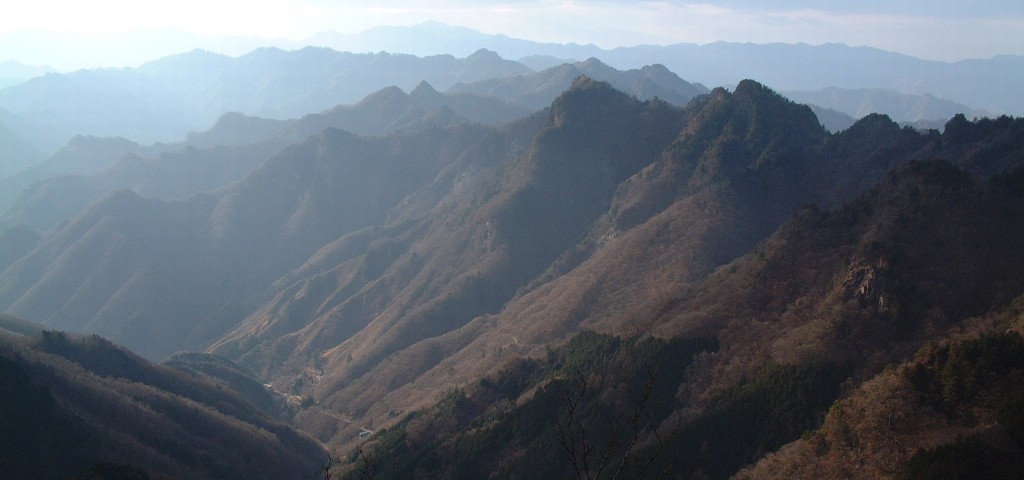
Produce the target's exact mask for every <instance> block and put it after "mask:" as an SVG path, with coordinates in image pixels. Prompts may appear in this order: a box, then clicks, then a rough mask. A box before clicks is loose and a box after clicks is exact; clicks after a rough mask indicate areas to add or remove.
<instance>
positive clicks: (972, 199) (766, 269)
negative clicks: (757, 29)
mask: <svg viewBox="0 0 1024 480" xmlns="http://www.w3.org/2000/svg"><path fill="white" fill-rule="evenodd" d="M420 28H421V29H424V28H425V29H428V30H431V31H432V32H433V34H435V35H443V34H451V35H453V36H454V37H453V38H460V35H463V34H465V35H475V34H473V32H470V31H463V30H458V31H454V30H450V29H448V27H443V26H440V25H426V26H421V27H420ZM409 31H415V29H412V30H408V29H396V30H394V31H393V32H392V33H393V34H394V35H395V38H396V39H398V38H399V37H401V35H400V34H404V33H408V32H409ZM385 33H386V32H385ZM330 37H331V36H329V35H328V36H324V39H323V41H328V40H329V39H330ZM338 38H341V37H335V39H336V40H337V39H338ZM381 38H386V35H384V34H383V33H381ZM474 38H477V40H479V41H481V42H482V43H485V44H486V42H484V41H483V40H481V39H480V38H478V36H477V37H474ZM505 40H508V42H509V44H514V43H515V42H513V41H512V40H511V39H505ZM337 41H341V40H337ZM346 41H354V40H353V38H351V37H350V38H348V39H347V40H346ZM396 41H398V40H396ZM519 45H522V46H524V47H529V45H526V44H519ZM487 46H488V47H491V46H493V45H492V44H487ZM684 47H685V46H674V47H650V48H647V47H644V48H640V47H638V48H637V49H635V50H633V51H632V53H633V54H637V53H638V52H639V53H643V52H655V53H657V52H659V51H660V52H664V51H667V50H658V49H671V48H676V50H674V51H677V53H678V52H683V51H686V48H684ZM565 48H567V49H568V48H575V49H579V51H587V50H588V49H590V48H592V47H581V46H566V47H565ZM687 48H688V47H687ZM707 48H710V49H712V50H714V49H718V50H715V51H716V52H719V53H721V54H722V55H725V56H723V57H722V58H729V57H728V55H732V54H737V55H740V54H739V53H737V52H739V51H740V50H742V49H740V48H739V47H737V46H735V45H728V44H717V45H711V46H707ZM751 48H752V50H749V51H756V52H758V55H760V57H759V59H755V58H752V57H750V58H748V57H743V58H746V60H745V61H747V62H748V66H749V67H750V68H751V69H756V68H762V67H764V68H766V70H761V71H764V72H770V71H771V70H770V68H768V67H767V66H766V65H769V64H772V66H771V68H775V66H774V65H775V64H776V63H777V64H778V65H779V66H789V67H792V68H796V66H795V64H792V63H788V62H789V60H785V58H784V57H785V55H783V54H782V53H778V52H784V51H787V50H788V49H789V48H794V49H796V50H797V51H800V52H801V53H802V54H803V55H805V56H806V59H807V60H813V61H820V62H822V63H821V64H822V65H825V66H828V65H832V64H831V63H828V62H829V61H832V60H828V61H826V59H824V58H823V57H821V56H822V55H824V54H825V53H830V54H832V55H846V56H847V59H848V60H849V62H850V64H851V65H854V66H856V65H861V66H862V67H863V66H864V65H866V63H863V62H869V63H870V62H879V61H881V60H879V59H880V58H882V57H885V58H888V59H890V60H893V61H898V62H904V63H901V65H904V66H906V67H907V69H908V70H904V71H903V73H906V74H907V75H910V76H913V75H911V74H910V73H908V72H911V71H912V70H913V71H914V72H918V73H919V72H920V71H925V70H927V71H930V72H932V73H933V74H934V79H933V80H935V81H936V82H938V81H939V80H941V79H943V78H945V79H947V80H948V79H949V78H953V77H949V76H946V77H944V75H954V74H953V73H950V72H953V71H955V70H956V69H957V68H960V66H956V65H955V64H943V65H946V67H942V66H940V65H936V64H932V63H927V64H920V63H915V62H916V61H911V62H909V63H906V59H905V58H904V59H900V58H895V57H893V56H891V55H889V54H886V55H882V57H878V56H876V54H877V53H878V52H876V51H873V50H870V49H852V50H853V51H851V50H849V47H841V46H836V45H826V46H821V47H810V46H802V45H798V46H780V45H776V46H755V47H751ZM749 51H748V52H749ZM729 52H732V53H729ZM535 53H536V52H535ZM549 53H550V54H551V55H550V56H548V57H539V56H538V57H532V58H531V59H529V61H528V62H529V63H530V64H531V65H534V66H536V67H542V66H543V68H540V69H539V70H538V71H535V70H533V69H532V68H531V67H527V66H526V65H525V64H524V63H523V62H513V61H509V60H505V59H503V58H501V57H500V56H499V55H498V53H495V51H492V50H482V49H476V50H474V51H473V53H471V54H469V56H468V57H466V58H456V57H455V56H451V55H435V56H430V57H414V56H412V55H405V54H386V53H374V54H352V53H341V52H337V51H334V50H329V49H326V48H305V49H301V50H297V51H290V52H289V51H283V50H277V49H261V50H256V51H253V52H252V53H249V54H247V55H243V56H240V57H237V58H232V57H227V56H222V55H218V54H212V53H209V52H203V51H194V52H191V53H187V54H182V55H177V56H173V57H167V58H163V59H161V60H157V61H154V62H151V63H149V64H146V65H143V66H142V67H139V68H133V69H117V70H82V71H79V72H74V73H71V74H49V75H46V76H43V77H37V78H35V79H33V80H30V81H27V82H25V83H22V84H19V85H17V86H14V87H9V88H6V89H3V90H0V105H3V106H4V108H8V109H9V111H8V110H2V111H0V114H2V116H0V126H3V127H5V128H7V129H6V130H4V129H0V134H4V133H5V132H10V134H9V135H7V136H0V140H2V139H6V140H5V141H7V143H6V144H4V143H2V142H0V145H4V146H5V148H7V147H6V146H8V145H9V146H10V148H11V149H12V150H11V151H12V152H23V153H17V154H18V155H20V156H19V159H20V161H21V162H22V163H20V164H18V165H17V166H16V168H13V169H12V172H11V173H9V174H8V175H7V176H6V177H5V178H0V312H3V314H0V380H2V381H3V382H4V383H5V385H4V388H2V389H0V391H2V392H3V394H0V405H2V407H3V409H4V411H7V412H15V414H13V415H10V416H8V418H7V419H6V420H4V421H3V422H0V430H3V431H2V432H0V433H2V434H0V438H3V439H4V441H6V442H7V443H6V444H5V447H4V448H3V449H0V450H2V452H3V453H0V455H2V456H0V476H5V477H6V476H13V477H24V478H53V477H62V478H63V477H68V478H71V477H76V476H77V478H106V477H110V476H113V477H115V478H154V477H155V478H312V477H318V476H323V477H325V478H396V479H397V478H403V479H404V478H435V477H438V478H481V477H494V478H542V477H543V478H615V477H622V478H646V477H655V476H671V477H674V478H675V477H678V478H744V479H753V478H779V477H787V478H821V477H823V476H824V477H828V478H856V477H861V476H864V475H868V476H872V477H878V478H935V477H936V476H937V475H943V474H948V475H967V474H975V475H980V476H984V477H987V478H1017V477H1019V476H1020V475H1021V473H1022V472H1024V464H1021V462H1020V461H1019V458H1021V457H1020V455H1021V454H1024V434H1022V433H1021V432H1024V421H1022V420H1021V418H1022V417H1021V416H1020V415H1019V407H1020V406H1021V399H1024V390H1022V389H1021V387H1020V385H1021V383H1020V380H1021V379H1022V378H1024V377H1022V375H1024V337H1022V336H1021V333H1024V327H1022V323H1021V320H1022V317H1021V311H1022V310H1021V306H1022V305H1024V303H1022V302H1024V279H1022V278H1021V277H1020V275H1019V272H1020V271H1021V270H1022V268H1024V254H1022V253H1021V252H1020V251H1019V250H1020V249H1019V248H1018V247H1019V245H1020V244H1021V243H1022V242H1024V230H1021V228H1020V225H1021V224H1022V222H1024V120H1022V119H1020V118H1014V117H1009V116H998V117H994V116H992V117H981V118H975V117H976V115H977V114H978V113H981V112H977V111H975V110H969V109H968V108H967V107H966V106H965V105H964V104H958V103H953V102H950V101H946V100H942V99H940V98H938V97H937V96H928V95H926V94H923V93H922V94H920V95H916V94H914V95H911V94H900V95H894V94H893V93H892V91H891V90H879V89H876V88H874V87H870V88H868V87H864V86H863V85H860V86H857V87H851V88H842V87H837V88H831V89H828V90H817V91H816V90H814V89H815V88H819V87H809V88H810V90H807V89H805V90H793V91H792V93H779V91H777V90H775V89H774V88H781V87H779V86H778V85H776V84H774V83H771V82H769V83H762V82H761V81H755V80H750V79H741V80H738V81H737V82H736V83H735V84H734V85H735V86H734V88H732V87H731V86H730V87H720V86H716V85H717V84H716V83H714V82H709V83H707V84H708V85H712V88H708V87H705V86H704V84H703V82H702V83H693V82H689V81H686V80H683V79H682V78H680V77H679V76H677V75H676V74H675V73H673V71H676V70H675V68H672V67H670V66H668V65H667V64H664V63H656V62H650V63H645V64H644V65H641V66H639V67H636V68H635V69H632V70H619V69H617V68H615V67H613V66H610V65H614V64H613V63H612V62H611V61H609V60H607V59H606V58H605V57H601V59H600V60H599V59H598V58H591V57H590V56H588V57H583V58H587V60H584V61H561V60H558V58H569V57H567V56H561V54H560V53H559V52H549ZM563 53H564V52H563ZM600 53H601V54H602V55H607V54H611V53H614V52H600ZM619 53H622V54H623V55H624V54H625V53H623V52H619ZM540 54H541V55H546V54H545V53H543V52H540ZM652 54H653V53H652ZM776 54H778V55H779V56H776ZM744 55H746V54H744ZM741 56H742V55H741ZM678 58H686V57H685V55H682V54H680V56H679V57H678ZM524 61H526V60H524ZM605 62H608V63H605ZM996 64H999V65H1003V66H1007V65H1010V66H1011V67H1012V65H1013V59H1005V58H1004V59H993V60H991V61H990V62H981V63H978V64H974V66H975V67H976V70H977V72H975V73H977V74H978V75H981V73H980V72H982V71H983V70H985V69H987V68H989V67H991V66H992V65H996ZM915 65H916V66H915ZM922 65H923V67H922ZM912 67H913V68H912ZM917 67H922V68H923V69H924V70H915V69H916V68H917ZM925 67H927V68H925ZM947 67H948V69H947ZM620 68H623V67H620ZM707 68H711V67H710V66H707ZM716 68H718V70H714V71H709V73H708V75H726V74H727V72H726V70H727V69H728V68H733V67H731V66H718V67H716ZM844 68H845V67H844ZM872 68H873V69H874V68H875V67H872ZM929 68H932V70H928V69H929ZM1007 68H1010V67H1007ZM1010 70H1012V68H1010ZM1010 70H1007V72H1009V71H1010ZM794 71H796V70H794ZM875 71H876V73H874V74H873V75H877V76H878V77H879V78H881V77H885V76H886V75H887V74H886V73H884V72H882V73H878V72H877V70H875ZM716 72H717V73H716ZM723 72H724V73H723ZM911 73H913V72H911ZM989 73H991V72H989ZM914 75H916V73H915V74H914ZM957 75H959V74H957ZM972 75H973V73H972ZM686 76H687V78H691V77H690V76H689V75H686ZM910 76H908V77H904V78H910ZM954 76H955V75H954ZM768 77H769V78H770V75H768ZM826 77H827V75H826ZM915 78H916V77H915ZM957 78H961V77H957ZM775 80H779V79H777V78H776V79H775ZM779 81H780V82H781V80H779ZM801 81H803V80H801V79H789V80H786V82H788V83H787V84H788V85H800V82H801ZM830 81H831V80H830ZM945 81H946V80H943V82H945ZM940 83H941V82H940ZM991 84H992V85H993V89H992V91H993V92H996V93H995V94H994V95H998V92H1000V91H1002V90H1000V89H1001V88H1002V87H1000V86H999V84H998V82H995V81H994V82H993V83H991ZM773 87H774V88H773ZM796 88H797V89H799V88H802V87H799V86H798V87H796ZM887 88H892V87H887ZM915 88H916V87H915ZM801 95H804V96H805V97H800V96H801ZM915 95H916V96H915ZM790 96H792V97H800V99H799V100H797V101H794V99H793V98H789V97H790ZM991 98H996V97H995V96H993V97H991ZM810 101H813V102H814V103H817V105H814V106H811V105H807V104H805V103H802V102H810ZM972 105H973V104H972ZM830 108H834V109H835V110H830ZM853 108H858V109H860V108H862V109H863V110H857V111H856V117H857V118H856V119H855V118H853V117H852V116H851V117H845V116H844V114H843V113H841V112H839V111H837V110H848V109H853ZM62 109H63V110H62ZM886 109H889V110H886ZM877 110H884V111H883V112H877ZM999 111H1005V110H999ZM57 112H62V113H60V114H59V115H57ZM885 112H888V114H887V113H885ZM903 115H906V116H908V117H910V116H916V118H917V120H928V122H927V124H926V125H925V124H921V123H918V124H915V125H913V126H908V125H905V124H904V125H901V123H906V118H900V116H903ZM934 117H944V120H943V121H942V122H941V124H940V125H935V124H934ZM55 124H57V125H55ZM8 126H17V128H13V127H8ZM47 126H49V127H47ZM86 126H91V128H95V130H94V131H92V132H91V133H92V135H89V133H90V132H89V131H80V130H79V129H83V128H86ZM69 132H75V133H77V135H75V136H65V135H68V133H69ZM147 132H148V133H147ZM97 135H98V136H97ZM62 138H70V140H69V141H67V142H66V143H63V140H62ZM26 139H31V140H30V141H28V140H26ZM157 139H159V140H160V141H157V142H154V140H157ZM41 145H49V146H48V147H42V146H41ZM59 145H63V147H60V146H59ZM19 149H20V150H19ZM46 152H52V153H46ZM13 170H17V171H16V172H15V171H13ZM54 458H59V459H60V460H59V461H53V460H52V459H54ZM662 472H663V473H662ZM104 476H106V477H104Z"/></svg>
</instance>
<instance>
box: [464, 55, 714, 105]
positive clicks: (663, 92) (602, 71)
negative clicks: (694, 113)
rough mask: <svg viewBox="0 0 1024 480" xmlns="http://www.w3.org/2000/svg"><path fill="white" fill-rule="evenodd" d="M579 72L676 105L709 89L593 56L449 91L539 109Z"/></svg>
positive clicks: (655, 69) (657, 68)
mask: <svg viewBox="0 0 1024 480" xmlns="http://www.w3.org/2000/svg"><path fill="white" fill-rule="evenodd" d="M580 75H585V76H587V77H589V78H592V79H594V80H598V81H602V82H608V83H609V84H611V85H612V86H613V87H615V88H617V89H619V90H621V91H623V92H626V93H629V94H632V95H634V96H636V97H637V98H639V99H641V100H649V99H652V98H654V97H658V98H660V99H661V100H664V101H667V102H669V103H672V104H675V105H685V104H686V102H689V101H690V99H692V98H693V97H696V96H697V95H701V94H704V93H707V91H708V90H707V88H705V87H704V86H703V85H700V84H691V83H689V82H687V81H685V80H683V79H681V78H679V77H678V76H677V75H676V74H674V73H672V72H670V71H669V70H668V69H666V68H665V67H664V66H662V65H659V64H653V65H648V66H644V67H643V68H640V69H638V70H627V71H619V70H616V69H614V68H612V67H609V66H608V65H605V64H604V63H601V61H600V60H598V59H596V58H590V59H588V60H586V61H583V62H576V63H571V64H569V63H567V64H563V65H559V66H555V67H551V68H548V69H545V70H543V71H540V72H537V73H531V74H522V75H515V76H508V77H504V78H492V79H486V80H480V81H478V82H474V83H468V84H467V83H458V84H456V85H454V86H452V88H451V90H450V91H451V92H473V93H477V94H480V95H487V96H492V97H497V98H501V99H505V100H507V101H509V102H512V103H514V104H516V105H522V106H525V107H528V108H531V109H539V108H543V107H545V106H547V105H548V104H550V103H551V101H552V100H554V99H555V98H556V97H557V96H558V95H560V94H561V93H562V92H564V91H565V90H566V89H567V88H569V86H570V85H571V84H572V82H573V80H575V79H576V78H577V77H579V76H580Z"/></svg>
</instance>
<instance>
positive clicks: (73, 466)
mask: <svg viewBox="0 0 1024 480" xmlns="http://www.w3.org/2000/svg"><path fill="white" fill-rule="evenodd" d="M0 382H2V384H3V388H2V389H0V392H2V393H0V404H2V405H3V410H4V421H3V422H0V432H2V434H0V438H2V439H3V440H2V441H3V448H2V449H0V474H2V475H3V476H4V477H5V478H39V479H43V478H72V477H74V476H75V475H78V474H85V473H86V472H87V471H90V470H94V469H102V468H117V469H129V470H132V471H141V472H146V473H148V474H150V475H160V476H161V477H158V478H168V477H169V478H239V479H241V478H267V479H270V478H275V479H276V478H295V479H302V478H312V477H313V476H314V475H316V474H317V472H318V471H319V469H320V466H321V465H322V464H323V463H324V462H325V461H326V459H327V454H326V452H324V451H323V450H322V448H321V447H320V446H319V445H318V444H317V443H316V442H315V441H313V440H312V439H311V438H309V437H307V436H305V435H302V434H299V433H297V432H296V431H294V430H292V429H291V428H290V427H288V426H286V425H285V424H284V423H282V422H281V421H279V420H277V419H275V418H274V417H273V416H272V415H271V414H269V413H267V412H264V411H260V410H259V409H257V408H256V407H253V406H252V404H250V403H249V402H248V401H247V400H246V399H245V397H244V396H243V395H242V394H240V393H239V392H238V391H236V390H234V389H233V386H232V384H230V383H227V382H223V381H219V380H217V379H216V378H215V377H212V376H206V377H199V376H196V375H192V374H189V373H186V372H183V371H180V370H176V369H173V368H167V367H161V366H156V365H151V364H149V363H148V362H146V361H145V360H143V359H141V358H139V357H137V356H135V355H134V354H132V353H130V352H127V351H126V350H124V349H122V348H119V347H117V346H115V345H112V344H111V343H109V342H107V341H106V340H103V339H101V338H99V337H95V336H93V337H82V338H75V337H71V336H68V335H66V334H63V333H59V332H53V331H46V332H43V333H41V334H38V335H35V336H32V337H23V338H17V337H10V336H7V335H0ZM90 478H91V477H90ZM117 478H121V477H117Z"/></svg>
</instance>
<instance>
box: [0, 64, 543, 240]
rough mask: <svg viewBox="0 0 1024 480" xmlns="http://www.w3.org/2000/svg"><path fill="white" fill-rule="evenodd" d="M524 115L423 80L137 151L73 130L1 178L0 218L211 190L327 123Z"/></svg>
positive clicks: (32, 222) (48, 220) (232, 122)
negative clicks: (125, 192) (41, 156)
mask: <svg viewBox="0 0 1024 480" xmlns="http://www.w3.org/2000/svg"><path fill="white" fill-rule="evenodd" d="M452 109H454V110H455V111H453V110H452ZM456 111H457V112H459V113H456ZM528 113H529V112H528V111H527V110H525V109H523V108H519V107H515V106H512V105H509V104H507V103H505V102H502V101H500V100H496V99H491V98H485V97H481V96H479V95H474V94H441V93H438V92H437V91H435V90H433V88H431V87H430V86H429V85H428V84H427V83H426V82H421V83H420V85H418V86H417V88H416V89H415V90H414V91H413V92H412V93H411V94H405V93H404V92H402V91H401V90H400V89H399V88H398V87H389V88H385V89H383V90H381V91H379V92H376V93H374V94H372V95H370V96H368V97H367V98H365V99H363V100H362V101H361V102H359V103H357V104H355V105H351V106H348V105H344V106H337V107H334V108H332V109H330V110H327V111H325V112H322V113H318V114H310V115H306V116H303V117H302V118H299V119H296V120H288V121H285V120H270V119H263V118H258V117H250V116H245V115H242V114H239V113H228V114H224V115H222V116H221V117H220V118H219V119H218V120H217V123H216V124H214V126H213V127H211V128H210V129H209V130H206V131H203V132H192V133H189V134H188V135H187V136H186V137H185V141H184V142H181V143H176V144H155V145H153V146H150V147H142V146H140V145H138V144H136V143H134V142H130V141H128V140H124V139H99V138H95V137H81V136H78V137H75V138H73V139H72V140H71V141H70V142H69V143H68V145H67V146H66V147H65V148H64V149H62V150H61V151H60V152H58V154H56V155H54V156H53V157H51V158H50V159H49V160H47V161H46V162H43V163H42V164H40V165H37V166H36V167H35V168H32V169H30V170H28V171H26V172H23V173H22V174H20V175H17V176H15V177H13V178H11V179H8V180H6V181H4V182H3V183H2V184H0V186H2V187H4V188H6V189H9V192H10V194H9V195H0V211H4V213H3V214H2V215H0V222H2V223H6V224H8V225H16V224H19V223H22V224H25V225H29V226H31V227H32V228H35V229H36V230H39V231H41V232H45V231H47V230H49V229H50V228H52V227H54V226H56V225H57V224H59V223H60V222H62V221H65V220H68V219H70V218H71V217H73V216H74V215H76V214H78V213H81V212H82V211H84V210H85V209H86V208H87V207H88V206H89V205H90V204H92V202H94V201H96V200H98V199H99V198H101V197H103V196H104V195H106V194H108V193H110V192H113V191H115V190H121V189H130V190H132V191H134V192H135V193H137V194H139V195H141V196H145V197H155V198H161V199H166V200H173V199H178V198H184V197H187V196H189V195H193V194H196V193H201V192H206V191H211V190H214V189H216V188H219V187H222V186H225V185H227V184H229V183H232V182H234V181H236V180H239V179H241V178H242V177H244V176H245V174H247V173H249V172H250V171H252V170H254V169H255V168H256V167H258V166H260V165H262V164H263V162H264V161H266V160H267V159H268V158H269V157H270V156H272V155H273V154H275V153H277V152H278V151H280V150H281V149H283V148H284V147H286V146H287V145H289V144H291V143H297V142H301V141H304V140H305V139H306V138H307V137H309V136H310V135H315V134H317V133H320V132H321V131H323V130H324V129H327V128H337V129H341V130H346V131H349V132H352V133H356V134H360V135H384V134H387V133H391V132H396V131H401V130H409V129H426V128H430V127H435V126H437V127H442V126H448V125H458V124H463V123H466V122H467V121H475V122H478V123H487V124H493V123H497V122H501V121H508V120H511V119H513V118H518V117H522V116H526V115H527V114H528ZM75 173H77V174H79V175H68V174H75ZM55 174H63V175H55ZM37 180H38V181H37ZM32 182H36V183H32ZM16 192H20V194H19V195H18V196H17V197H13V195H14V193H16ZM8 196H10V197H11V198H7V197H8Z"/></svg>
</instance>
